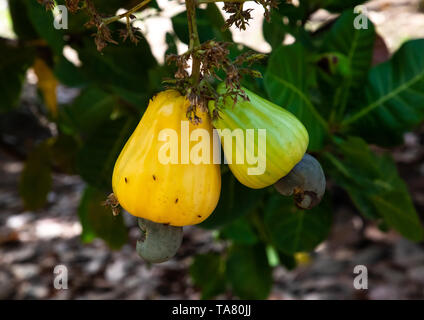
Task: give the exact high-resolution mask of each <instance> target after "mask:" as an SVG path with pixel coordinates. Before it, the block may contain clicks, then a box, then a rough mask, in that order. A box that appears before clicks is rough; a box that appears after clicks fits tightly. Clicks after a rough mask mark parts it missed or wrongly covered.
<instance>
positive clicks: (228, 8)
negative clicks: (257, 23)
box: [223, 0, 278, 30]
mask: <svg viewBox="0 0 424 320" xmlns="http://www.w3.org/2000/svg"><path fill="white" fill-rule="evenodd" d="M254 1H255V2H256V3H257V4H260V5H261V6H262V7H263V8H264V10H265V12H264V16H265V19H266V20H267V21H269V19H270V13H271V9H272V8H277V7H278V1H277V0H254ZM243 6H244V2H224V7H223V10H224V11H225V12H227V13H228V14H230V16H229V18H228V19H227V20H226V21H225V25H224V28H229V27H231V26H232V25H235V26H236V28H238V29H240V30H246V26H248V25H249V20H250V19H252V16H251V14H250V13H251V12H252V11H253V9H244V8H243Z"/></svg>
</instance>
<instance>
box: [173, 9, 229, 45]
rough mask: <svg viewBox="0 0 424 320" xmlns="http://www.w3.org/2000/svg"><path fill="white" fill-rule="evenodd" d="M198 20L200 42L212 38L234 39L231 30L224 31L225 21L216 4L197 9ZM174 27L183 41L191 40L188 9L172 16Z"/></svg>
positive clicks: (219, 39) (221, 39) (220, 39)
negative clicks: (188, 26)
mask: <svg viewBox="0 0 424 320" xmlns="http://www.w3.org/2000/svg"><path fill="white" fill-rule="evenodd" d="M196 22H197V29H198V32H199V38H200V42H205V41H208V40H211V39H215V40H218V41H232V36H231V32H230V31H229V30H225V31H222V27H223V26H224V23H225V22H224V18H223V17H222V15H221V12H220V11H219V10H218V8H217V7H216V4H214V3H213V4H208V6H207V9H198V10H196ZM172 27H173V29H174V31H175V34H176V35H177V37H178V38H179V39H180V40H181V41H182V42H184V43H186V44H188V43H189V42H190V38H189V34H188V28H187V12H186V11H184V12H181V13H180V14H178V15H176V16H174V17H172Z"/></svg>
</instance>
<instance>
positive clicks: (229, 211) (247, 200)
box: [199, 171, 264, 229]
mask: <svg viewBox="0 0 424 320" xmlns="http://www.w3.org/2000/svg"><path fill="white" fill-rule="evenodd" d="M263 195H264V192H263V189H262V190H254V189H250V188H248V187H245V186H243V185H242V184H241V183H240V182H238V181H237V179H236V178H235V177H234V176H233V174H232V173H231V172H230V171H227V172H226V173H224V174H223V175H222V182H221V197H220V199H219V202H218V206H217V207H216V209H215V211H214V212H212V214H211V215H210V216H209V217H208V218H207V219H206V220H205V221H204V222H202V223H201V224H200V225H199V226H201V227H203V228H206V229H216V228H219V227H222V226H225V225H228V224H230V223H231V222H232V221H234V220H236V219H238V218H240V217H242V216H244V215H246V214H248V213H250V212H252V211H253V210H255V209H256V208H257V206H258V205H259V204H260V202H261V200H262V198H263Z"/></svg>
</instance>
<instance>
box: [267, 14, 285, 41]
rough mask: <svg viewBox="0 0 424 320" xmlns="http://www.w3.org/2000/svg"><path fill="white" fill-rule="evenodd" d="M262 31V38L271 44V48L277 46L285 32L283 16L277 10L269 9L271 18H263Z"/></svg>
mask: <svg viewBox="0 0 424 320" xmlns="http://www.w3.org/2000/svg"><path fill="white" fill-rule="evenodd" d="M262 32H263V35H264V39H265V40H266V41H267V42H268V43H269V44H270V45H271V47H272V48H277V47H279V46H280V45H281V44H282V43H283V41H284V39H285V37H286V34H287V30H286V27H285V24H284V23H283V17H282V16H281V15H280V14H279V12H277V11H275V10H272V11H271V20H270V21H269V22H268V21H266V20H265V19H264V22H263V26H262Z"/></svg>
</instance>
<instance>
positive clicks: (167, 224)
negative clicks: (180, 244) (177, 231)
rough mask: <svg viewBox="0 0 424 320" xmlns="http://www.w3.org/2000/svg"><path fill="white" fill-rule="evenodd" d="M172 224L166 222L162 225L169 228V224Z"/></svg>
mask: <svg viewBox="0 0 424 320" xmlns="http://www.w3.org/2000/svg"><path fill="white" fill-rule="evenodd" d="M170 223H171V222H164V223H162V224H163V225H165V226H169V224H170Z"/></svg>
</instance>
